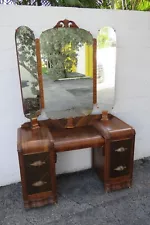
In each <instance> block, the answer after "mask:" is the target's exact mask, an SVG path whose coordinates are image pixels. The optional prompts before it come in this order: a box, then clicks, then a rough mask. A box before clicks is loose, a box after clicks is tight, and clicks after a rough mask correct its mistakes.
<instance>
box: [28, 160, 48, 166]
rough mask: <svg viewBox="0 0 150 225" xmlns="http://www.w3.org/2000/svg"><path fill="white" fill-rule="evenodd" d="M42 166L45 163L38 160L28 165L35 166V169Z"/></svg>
mask: <svg viewBox="0 0 150 225" xmlns="http://www.w3.org/2000/svg"><path fill="white" fill-rule="evenodd" d="M44 164H45V162H42V161H41V160H39V161H36V162H34V163H32V164H30V166H35V167H36V166H42V165H44Z"/></svg>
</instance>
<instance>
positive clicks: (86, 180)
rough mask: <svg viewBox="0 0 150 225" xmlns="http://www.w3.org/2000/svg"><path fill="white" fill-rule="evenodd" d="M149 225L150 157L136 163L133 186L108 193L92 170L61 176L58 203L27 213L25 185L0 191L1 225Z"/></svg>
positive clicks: (16, 185) (14, 185)
mask: <svg viewBox="0 0 150 225" xmlns="http://www.w3.org/2000/svg"><path fill="white" fill-rule="evenodd" d="M75 224H76V225H149V224H150V158H145V159H142V160H139V161H136V162H135V165H134V176H133V187H132V188H130V189H124V190H121V191H117V192H112V193H105V192H104V189H103V185H102V183H101V182H100V181H99V180H98V178H97V176H96V174H95V173H94V172H93V171H92V170H87V171H83V172H77V173H74V174H67V175H61V176H59V177H58V204H56V205H49V206H45V207H42V208H38V209H30V210H25V209H24V207H23V202H22V194H21V185H20V183H18V184H13V185H9V186H6V187H1V188H0V225H75Z"/></svg>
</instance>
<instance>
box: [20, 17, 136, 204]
mask: <svg viewBox="0 0 150 225" xmlns="http://www.w3.org/2000/svg"><path fill="white" fill-rule="evenodd" d="M65 29H66V30H65ZM59 32H60V33H59ZM69 32H71V33H69ZM76 32H77V35H78V37H82V38H83V36H84V37H85V36H86V40H85V41H83V40H82V38H80V40H79V42H80V44H81V43H82V42H83V43H84V46H85V42H86V45H90V46H91V47H92V51H93V52H92V57H91V58H90V56H88V57H89V58H90V59H91V60H92V65H93V69H92V72H91V73H90V72H89V73H86V77H85V76H83V75H82V74H81V73H80V78H79V77H77V76H78V75H79V72H78V73H77V72H76V74H75V76H76V77H73V78H72V77H71V78H70V77H69V79H65V78H66V77H63V80H64V81H63V83H62V76H63V75H62V74H61V73H60V69H59V71H58V68H57V66H56V68H54V67H55V63H56V62H57V59H55V57H56V55H57V54H56V53H57V52H55V54H54V55H52V52H53V51H54V49H52V52H51V53H47V52H46V51H47V50H46V49H48V48H49V49H51V48H53V46H52V45H51V43H50V42H51V40H53V37H55V39H56V37H57V35H58V36H59V35H60V34H61V35H64V36H63V37H64V40H65V37H67V38H68V34H69V37H70V36H71V35H76ZM85 32H87V31H84V30H82V29H80V28H78V27H77V25H76V24H75V23H74V22H73V21H68V20H64V21H59V22H58V23H57V24H56V26H55V27H54V28H53V29H49V30H47V31H44V32H42V34H41V37H40V39H35V37H34V33H33V31H32V30H30V29H29V28H27V27H19V28H18V29H17V30H16V49H17V59H18V70H19V77H20V84H21V94H22V102H23V110H24V114H25V116H26V117H27V118H28V119H29V120H30V121H29V122H26V123H24V124H23V125H21V127H20V128H18V140H17V149H18V156H19V164H20V174H21V182H22V192H23V200H24V206H25V208H31V207H39V206H43V205H46V204H49V203H56V202H57V188H56V183H57V182H56V172H55V165H56V163H57V154H59V152H64V151H73V150H77V149H78V150H79V151H80V149H83V148H91V149H92V166H93V169H94V170H95V171H96V173H97V175H98V177H99V178H100V179H101V180H102V181H103V183H104V189H105V191H113V190H119V189H122V188H127V187H131V185H132V172H133V155H134V141H135V130H134V129H133V128H132V127H131V126H129V125H128V124H126V123H125V122H124V121H122V120H120V119H119V118H117V117H115V116H114V115H112V114H110V113H108V112H107V111H105V110H104V111H102V113H97V114H92V108H91V106H92V105H93V104H94V105H95V104H96V103H97V90H96V84H97V78H96V39H93V38H92V35H91V34H90V33H89V32H87V33H86V34H85ZM88 35H89V37H88V38H87V36H88ZM46 38H48V39H46ZM27 39H28V40H29V39H30V42H29V41H28V42H27ZM70 43H71V44H70ZM27 44H28V46H26V51H24V49H25V48H24V45H27ZM70 45H71V46H75V43H72V42H71V41H70V42H68V43H67V42H66V43H65V45H64V46H62V47H61V49H62V52H61V54H63V55H64V49H67V50H65V51H70V50H68V49H69V47H68V46H70ZM80 47H81V46H77V44H76V48H80ZM82 47H83V46H82ZM78 50H79V49H78ZM80 50H81V49H80ZM74 51H75V49H73V52H74ZM41 53H42V54H43V55H44V57H45V58H46V57H47V58H46V59H47V61H48V71H49V72H50V74H52V76H53V77H54V80H55V82H54V81H52V80H48V79H47V77H45V76H43V72H42V57H43V55H41ZM25 54H26V55H28V57H27V61H28V63H25V61H24V60H25V57H23V56H24V55H25ZM67 54H70V52H69V53H67ZM72 54H73V53H72ZM58 56H59V57H60V56H61V55H60V51H59V55H58ZM67 57H68V56H67ZM69 57H70V58H71V54H70V56H69ZM70 58H66V61H67V60H70ZM88 60H89V59H88ZM69 62H70V61H69ZM69 62H67V63H66V65H65V67H64V68H65V69H66V68H67V65H68V63H69ZM71 63H73V62H71ZM51 65H52V66H51ZM75 65H76V64H75ZM75 65H74V66H75ZM71 66H73V65H71ZM76 66H77V65H76ZM27 67H28V68H27ZM72 68H73V67H72ZM25 69H26V72H25ZM54 69H55V70H54ZM72 70H73V69H72ZM72 70H71V72H70V70H69V69H68V70H67V69H66V71H67V73H66V72H65V73H64V76H70V73H71V76H73V72H72ZM27 71H28V73H27ZM53 71H54V73H53ZM61 72H62V71H61ZM66 74H67V75H66ZM91 77H92V79H91ZM44 79H47V81H46V82H45V89H46V88H47V89H46V91H47V92H46V91H45V94H44ZM70 80H72V86H74V87H75V85H77V86H76V88H74V89H71V88H72V86H70V83H69V82H70ZM79 80H80V84H82V85H85V86H84V88H83V86H82V87H79V88H78V86H79V83H78V81H79ZM90 83H91V84H92V85H91V84H90ZM86 85H87V86H86ZM47 86H48V87H47ZM56 86H57V87H58V88H59V89H57V92H56V91H55V88H54V87H56ZM62 87H63V88H64V87H65V89H62ZM87 87H88V92H86V91H87V89H86V88H87ZM90 88H91V89H90ZM66 90H67V92H66ZM81 90H82V94H84V96H83V95H82V97H81V96H80V98H79V92H80V91H81ZM52 91H53V92H52ZM58 92H59V96H60V98H62V95H63V96H66V93H69V95H68V96H69V97H67V99H66V101H65V102H64V104H66V102H67V103H68V104H71V103H72V101H73V100H75V98H72V93H75V95H74V96H75V97H76V100H77V101H74V107H73V108H72V109H71V110H70V109H65V108H64V105H61V101H60V102H58V101H59V99H57V97H56V103H57V104H56V105H54V107H51V105H53V100H54V99H53V98H54V96H57V94H58ZM85 92H86V94H85ZM47 93H49V94H50V96H49V95H47ZM70 93H71V95H70ZM88 93H91V95H89V96H88V100H89V99H90V98H91V101H92V104H87V102H88V101H87V99H86V95H88ZM44 95H45V96H44ZM47 96H49V97H51V96H53V97H52V98H51V100H50V102H48V100H47ZM79 102H80V104H78V103H79ZM50 103H51V104H50ZM49 104H50V108H49ZM60 105H61V107H62V108H61V110H59V107H58V106H60ZM46 107H48V109H49V111H50V113H49V115H50V116H48V117H49V118H47V119H41V120H38V118H39V115H40V114H41V111H42V110H43V109H45V111H46V112H48V109H46ZM92 107H93V106H92ZM56 109H57V110H56ZM57 111H59V113H58V112H57ZM77 114H78V116H77ZM55 115H56V117H57V118H55ZM68 115H69V116H68ZM71 115H73V116H71Z"/></svg>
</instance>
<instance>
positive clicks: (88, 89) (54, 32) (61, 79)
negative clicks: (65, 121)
mask: <svg viewBox="0 0 150 225" xmlns="http://www.w3.org/2000/svg"><path fill="white" fill-rule="evenodd" d="M66 22H67V21H66ZM68 25H69V21H68V24H67V25H66V24H64V22H61V23H59V26H57V28H53V29H49V30H46V31H44V32H42V34H41V36H40V46H41V60H42V77H43V86H44V100H45V112H46V114H47V116H48V117H49V118H55V119H59V118H68V117H76V116H81V115H88V114H90V113H91V111H92V108H93V37H92V35H91V34H90V33H89V32H88V31H86V30H83V29H80V28H78V27H76V26H74V27H72V26H71V25H72V23H71V22H70V26H69V27H68Z"/></svg>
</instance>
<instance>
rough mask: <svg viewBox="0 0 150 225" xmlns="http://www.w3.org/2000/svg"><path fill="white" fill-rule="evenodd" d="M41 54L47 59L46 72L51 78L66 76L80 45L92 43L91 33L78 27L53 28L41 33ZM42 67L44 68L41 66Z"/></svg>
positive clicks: (75, 62)
mask: <svg viewBox="0 0 150 225" xmlns="http://www.w3.org/2000/svg"><path fill="white" fill-rule="evenodd" d="M40 40H41V54H42V58H43V60H44V61H48V64H49V66H48V74H49V75H50V77H51V78H52V79H53V80H57V79H59V78H65V77H67V73H68V72H72V68H73V66H76V65H77V56H78V53H77V52H78V51H79V49H80V47H82V46H83V45H84V44H85V43H87V44H88V45H91V44H92V40H93V38H92V35H91V34H90V33H88V32H87V31H85V30H83V29H78V28H66V29H65V28H58V29H57V28H54V29H50V30H47V31H45V32H43V33H42V35H41V38H40ZM43 69H44V68H43Z"/></svg>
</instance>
